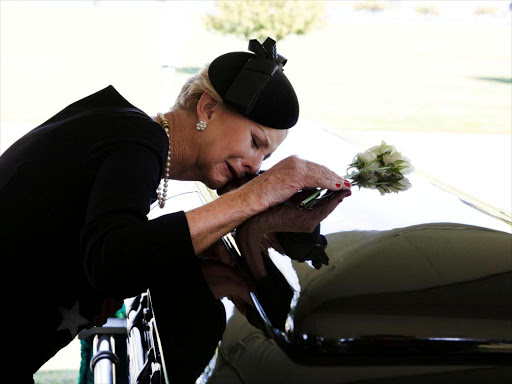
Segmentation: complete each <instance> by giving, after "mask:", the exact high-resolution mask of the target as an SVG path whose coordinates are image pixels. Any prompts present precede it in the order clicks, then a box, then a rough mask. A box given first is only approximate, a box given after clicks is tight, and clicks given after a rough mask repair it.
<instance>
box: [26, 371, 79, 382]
mask: <svg viewBox="0 0 512 384" xmlns="http://www.w3.org/2000/svg"><path fill="white" fill-rule="evenodd" d="M34 381H35V384H77V383H78V371H75V370H62V371H60V370H59V371H38V372H37V373H36V374H35V375H34Z"/></svg>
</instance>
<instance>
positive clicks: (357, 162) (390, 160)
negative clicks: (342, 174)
mask: <svg viewBox="0 0 512 384" xmlns="http://www.w3.org/2000/svg"><path fill="white" fill-rule="evenodd" d="M351 168H353V169H356V170H357V171H352V172H350V173H349V174H348V175H347V176H346V178H349V179H351V180H352V185H357V186H359V188H370V189H378V190H379V192H380V193H381V194H382V195H384V194H386V193H391V192H396V193H398V192H400V191H405V190H407V189H409V188H410V187H411V183H410V182H409V180H408V179H407V178H406V177H404V175H406V174H409V173H411V172H412V171H414V167H413V166H412V164H411V161H410V160H409V159H408V158H407V157H405V156H403V155H402V154H401V153H400V152H398V151H397V150H396V148H395V147H394V146H392V145H388V144H386V142H385V141H382V142H381V144H380V145H375V146H373V147H371V148H370V149H368V150H366V151H364V152H362V153H358V154H357V155H356V156H355V157H354V160H353V161H352V164H350V165H349V168H348V169H351Z"/></svg>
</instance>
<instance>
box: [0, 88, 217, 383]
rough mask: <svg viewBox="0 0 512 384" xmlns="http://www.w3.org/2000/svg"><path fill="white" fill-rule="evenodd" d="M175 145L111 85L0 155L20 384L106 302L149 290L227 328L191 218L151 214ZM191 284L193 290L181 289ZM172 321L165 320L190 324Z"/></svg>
mask: <svg viewBox="0 0 512 384" xmlns="http://www.w3.org/2000/svg"><path fill="white" fill-rule="evenodd" d="M168 146H169V142H168V138H167V135H166V134H165V132H164V130H163V129H162V127H161V126H160V125H159V124H158V123H156V122H154V121H153V120H152V119H151V118H150V117H149V116H148V115H146V114H145V113H144V112H142V111H141V110H140V109H138V108H136V107H134V106H133V105H131V104H130V103H129V102H128V101H127V100H125V99H124V98H123V97H122V96H121V95H120V94H119V93H118V92H117V91H116V90H115V89H114V87H112V86H109V87H107V88H105V89H103V90H101V91H99V92H97V93H94V94H92V95H90V96H88V97H86V98H84V99H82V100H79V101H77V102H75V103H73V104H71V105H69V106H68V107H66V108H64V109H63V110H62V111H61V112H59V113H58V114H56V115H55V116H53V117H52V118H51V119H49V120H48V121H46V122H45V123H43V124H41V125H40V126H38V127H37V128H35V129H34V130H32V131H31V132H29V133H27V134H26V135H25V136H23V137H22V138H21V139H19V140H18V141H17V142H15V143H14V144H13V145H12V146H11V147H9V148H8V149H7V150H6V151H5V152H4V153H3V154H2V156H0V223H1V227H0V228H1V231H0V253H1V261H2V275H3V276H2V288H3V299H4V300H3V305H2V308H3V312H4V314H3V315H2V317H3V318H4V320H7V321H8V323H9V325H10V330H9V331H8V332H6V333H7V335H6V336H7V343H6V344H4V348H5V350H7V351H10V352H8V353H7V354H8V358H7V365H6V366H11V367H12V369H13V370H16V371H17V372H18V373H19V374H20V379H21V376H22V375H25V374H29V375H28V376H30V377H31V376H32V374H33V373H34V372H36V371H37V370H38V369H39V368H40V366H41V365H42V364H44V363H45V362H46V361H47V360H49V359H50V358H51V357H52V356H53V355H54V354H55V353H56V352H57V351H58V350H60V349H61V348H62V347H64V346H65V345H66V344H68V343H69V342H70V341H71V340H72V339H73V338H74V337H75V335H76V333H77V332H78V331H79V330H81V329H82V328H84V327H90V326H92V325H94V324H93V323H92V321H93V319H96V321H98V315H99V314H100V313H101V311H102V307H103V306H104V303H105V301H106V300H107V299H109V298H116V299H124V298H127V297H132V296H136V295H138V294H140V293H142V292H145V291H146V290H147V289H148V288H151V289H154V290H155V291H158V294H157V295H155V296H158V297H163V298H164V299H163V300H165V298H169V302H168V303H165V304H163V305H164V306H167V305H169V306H170V307H172V303H173V302H174V301H175V300H172V295H176V291H177V290H180V294H181V296H180V300H178V302H184V301H195V305H194V308H199V309H196V311H197V313H196V314H195V315H194V316H200V315H201V311H202V310H203V309H204V311H208V309H207V308H210V307H211V308H214V312H215V313H216V315H217V317H218V318H219V319H221V317H222V315H223V308H222V309H221V308H220V307H219V305H220V306H222V304H221V303H220V302H219V301H218V300H215V298H214V297H213V295H212V293H211V291H210V290H209V288H208V286H207V284H206V282H205V280H204V277H203V275H202V273H201V270H200V267H199V263H198V260H197V257H196V255H195V253H194V250H193V246H192V241H191V238H190V233H189V229H188V224H187V220H186V216H185V213H184V212H177V213H173V214H168V215H163V216H161V217H159V218H157V219H154V220H148V219H147V216H146V215H147V213H148V212H149V208H150V204H151V203H152V202H154V201H155V200H156V192H155V191H156V188H157V187H158V184H159V182H160V176H161V175H162V170H163V167H164V164H165V161H166V158H167V151H168ZM185 280H186V284H187V289H189V291H187V290H185V291H184V290H183V289H180V288H179V287H181V286H182V283H185V282H184V281H185ZM183 292H186V294H185V295H184V294H183ZM184 297H185V299H187V298H189V299H190V300H184ZM211 308H210V309H211ZM174 312H175V313H174V314H172V311H167V313H168V314H170V315H172V316H185V317H186V316H187V314H183V313H182V312H181V311H180V310H179V309H178V308H175V311H174ZM162 317H163V316H162ZM104 320H105V319H103V321H104ZM164 320H165V319H164ZM224 321H225V319H224ZM100 322H101V321H100ZM181 323H183V324H187V321H183V322H178V325H176V321H174V324H175V325H174V326H180V325H179V324H181ZM220 324H221V325H220V328H219V326H218V325H219V324H217V326H216V328H215V329H216V330H217V331H216V332H214V333H217V335H215V337H214V338H215V339H217V337H218V333H219V330H220V334H222V331H223V325H222V321H220ZM160 327H164V324H160ZM189 332H190V330H189ZM186 333H187V332H186V331H185V332H183V334H186ZM217 340H218V339H217ZM210 349H211V348H210ZM203 360H204V359H203ZM4 361H5V360H4ZM201 364H202V363H201ZM185 366H186V364H185ZM19 367H21V368H19ZM20 382H21V381H20Z"/></svg>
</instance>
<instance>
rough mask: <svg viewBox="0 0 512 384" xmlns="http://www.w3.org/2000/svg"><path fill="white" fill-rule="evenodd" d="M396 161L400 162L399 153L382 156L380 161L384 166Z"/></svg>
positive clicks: (400, 156) (400, 155)
mask: <svg viewBox="0 0 512 384" xmlns="http://www.w3.org/2000/svg"><path fill="white" fill-rule="evenodd" d="M397 160H402V154H401V153H400V152H395V153H393V154H385V155H383V156H382V161H383V162H384V164H386V165H387V164H389V163H395V162H396V161H397Z"/></svg>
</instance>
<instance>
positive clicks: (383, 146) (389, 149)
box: [379, 140, 396, 155]
mask: <svg viewBox="0 0 512 384" xmlns="http://www.w3.org/2000/svg"><path fill="white" fill-rule="evenodd" d="M386 152H389V153H390V154H394V153H395V152H396V149H395V147H393V146H392V145H387V144H386V142H385V141H384V140H382V143H381V145H380V146H379V155H383V154H385V153H386Z"/></svg>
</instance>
